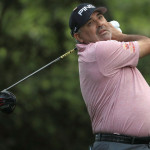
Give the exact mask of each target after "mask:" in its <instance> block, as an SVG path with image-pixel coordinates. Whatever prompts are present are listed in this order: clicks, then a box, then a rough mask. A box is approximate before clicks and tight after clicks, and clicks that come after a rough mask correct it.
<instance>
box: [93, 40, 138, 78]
mask: <svg viewBox="0 0 150 150" xmlns="http://www.w3.org/2000/svg"><path fill="white" fill-rule="evenodd" d="M95 49H96V50H95V53H96V60H97V63H98V66H99V69H100V71H101V72H102V73H103V74H104V75H112V74H114V73H117V72H118V71H119V69H122V68H123V67H136V66H137V64H138V60H139V46H138V42H136V41H135V42H118V41H112V40H111V41H101V42H97V43H96V44H95Z"/></svg>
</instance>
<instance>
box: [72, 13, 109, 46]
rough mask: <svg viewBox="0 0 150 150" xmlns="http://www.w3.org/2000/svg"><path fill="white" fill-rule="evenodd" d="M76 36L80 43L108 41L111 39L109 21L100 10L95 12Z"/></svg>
mask: <svg viewBox="0 0 150 150" xmlns="http://www.w3.org/2000/svg"><path fill="white" fill-rule="evenodd" d="M74 37H75V38H76V39H77V40H78V41H79V42H80V43H85V44H88V43H95V42H97V41H106V40H110V39H111V32H110V30H109V28H108V22H107V20H106V19H105V18H104V16H103V15H101V14H100V12H94V13H93V14H92V15H91V17H90V19H89V21H88V22H87V23H86V24H85V25H84V26H82V27H81V28H80V29H79V31H78V33H75V34H74Z"/></svg>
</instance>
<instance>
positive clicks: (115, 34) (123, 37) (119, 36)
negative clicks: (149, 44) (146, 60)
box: [108, 23, 149, 42]
mask: <svg viewBox="0 0 150 150" xmlns="http://www.w3.org/2000/svg"><path fill="white" fill-rule="evenodd" d="M108 26H109V28H110V31H111V33H112V38H111V39H112V40H116V41H120V42H123V41H124V42H129V41H139V40H145V39H149V38H148V37H146V36H142V35H130V34H124V33H121V32H120V31H118V30H117V29H116V28H115V27H114V26H113V25H112V24H111V23H109V24H108Z"/></svg>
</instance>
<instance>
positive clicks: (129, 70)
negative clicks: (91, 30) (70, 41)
mask: <svg viewBox="0 0 150 150" xmlns="http://www.w3.org/2000/svg"><path fill="white" fill-rule="evenodd" d="M77 48H78V50H79V51H78V55H79V59H78V61H79V75H80V86H81V92H82V95H83V99H84V101H85V104H86V106H87V110H88V112H89V115H90V119H91V122H92V129H93V133H98V132H104V133H119V134H125V135H134V136H150V87H149V85H148V84H147V82H146V81H145V79H144V78H143V76H142V75H141V73H140V72H139V71H138V69H137V68H136V66H137V64H138V60H139V46H138V42H117V41H113V40H110V41H100V42H96V43H90V44H88V45H85V44H77Z"/></svg>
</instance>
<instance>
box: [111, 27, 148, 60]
mask: <svg viewBox="0 0 150 150" xmlns="http://www.w3.org/2000/svg"><path fill="white" fill-rule="evenodd" d="M110 30H111V32H112V40H117V41H120V42H123V41H124V42H129V41H137V42H138V44H139V53H140V54H139V57H140V58H142V57H144V56H147V55H149V54H150V38H148V37H146V36H142V35H129V34H123V33H121V32H120V31H118V30H117V29H116V28H114V27H113V26H112V25H111V24H110Z"/></svg>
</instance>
